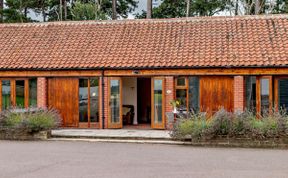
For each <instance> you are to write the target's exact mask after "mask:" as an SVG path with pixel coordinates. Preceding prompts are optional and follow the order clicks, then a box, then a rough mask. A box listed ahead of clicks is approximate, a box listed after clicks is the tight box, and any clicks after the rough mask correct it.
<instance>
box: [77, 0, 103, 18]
mask: <svg viewBox="0 0 288 178" xmlns="http://www.w3.org/2000/svg"><path fill="white" fill-rule="evenodd" d="M98 8H99V6H98V4H97V3H91V2H90V3H82V2H80V1H76V3H75V4H74V6H73V7H72V8H71V14H72V17H73V20H105V19H107V16H106V14H105V13H104V12H102V11H101V9H98Z"/></svg>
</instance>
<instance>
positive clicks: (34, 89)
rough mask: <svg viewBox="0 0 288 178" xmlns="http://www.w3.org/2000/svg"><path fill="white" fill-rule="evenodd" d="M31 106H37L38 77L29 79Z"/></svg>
mask: <svg viewBox="0 0 288 178" xmlns="http://www.w3.org/2000/svg"><path fill="white" fill-rule="evenodd" d="M29 106H35V107H36V106H37V79H36V78H35V79H30V80H29Z"/></svg>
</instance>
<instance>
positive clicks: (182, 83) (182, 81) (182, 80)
mask: <svg viewBox="0 0 288 178" xmlns="http://www.w3.org/2000/svg"><path fill="white" fill-rule="evenodd" d="M185 85H186V82H185V77H179V78H177V86H185Z"/></svg>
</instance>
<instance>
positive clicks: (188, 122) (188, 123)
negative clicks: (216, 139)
mask: <svg viewBox="0 0 288 178" xmlns="http://www.w3.org/2000/svg"><path fill="white" fill-rule="evenodd" d="M209 124H210V122H209V121H208V120H207V119H206V117H205V115H201V114H193V115H191V117H190V118H188V119H187V118H183V117H180V118H179V119H178V120H177V122H176V123H175V124H174V129H173V131H172V132H171V134H172V137H174V138H178V139H182V138H187V137H188V138H192V139H200V138H201V137H203V136H204V135H206V134H205V132H206V130H207V128H209Z"/></svg>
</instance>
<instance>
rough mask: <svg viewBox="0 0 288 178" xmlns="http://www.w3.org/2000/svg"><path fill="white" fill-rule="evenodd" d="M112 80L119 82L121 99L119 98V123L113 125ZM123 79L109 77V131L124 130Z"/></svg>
mask: <svg viewBox="0 0 288 178" xmlns="http://www.w3.org/2000/svg"><path fill="white" fill-rule="evenodd" d="M111 80H119V93H120V98H119V100H120V101H119V105H120V108H119V115H120V116H119V117H120V118H119V123H112V122H111V111H110V99H111V98H110V97H111ZM122 87H123V85H122V78H121V77H109V78H108V100H107V101H108V102H107V108H108V128H109V129H121V128H123V116H122V97H123V93H122Z"/></svg>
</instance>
